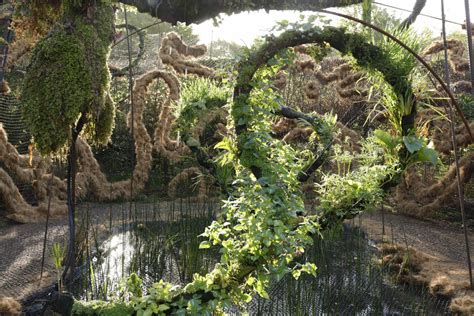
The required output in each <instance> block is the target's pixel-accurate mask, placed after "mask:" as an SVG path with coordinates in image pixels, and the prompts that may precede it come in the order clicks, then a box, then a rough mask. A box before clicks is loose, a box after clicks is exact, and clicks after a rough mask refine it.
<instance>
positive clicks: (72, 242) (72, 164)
mask: <svg viewBox="0 0 474 316" xmlns="http://www.w3.org/2000/svg"><path fill="white" fill-rule="evenodd" d="M86 120H87V119H86V114H85V113H82V115H81V117H80V118H79V121H78V122H77V124H76V126H75V127H72V128H71V145H70V147H69V153H68V168H67V208H68V226H69V241H68V247H67V250H68V251H67V257H66V266H65V268H64V271H63V275H62V278H63V279H64V280H72V277H73V276H74V267H75V264H76V262H75V255H76V249H75V248H76V171H77V168H76V165H77V148H76V143H77V138H78V137H79V134H80V133H81V131H82V128H83V127H84V125H85V123H86ZM68 271H69V274H68Z"/></svg>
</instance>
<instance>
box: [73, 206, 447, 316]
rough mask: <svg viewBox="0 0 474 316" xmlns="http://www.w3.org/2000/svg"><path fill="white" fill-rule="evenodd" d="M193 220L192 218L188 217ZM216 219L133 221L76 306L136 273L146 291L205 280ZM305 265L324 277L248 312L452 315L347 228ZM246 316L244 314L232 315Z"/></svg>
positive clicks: (82, 285) (107, 250)
mask: <svg viewBox="0 0 474 316" xmlns="http://www.w3.org/2000/svg"><path fill="white" fill-rule="evenodd" d="M188 215H189V214H188ZM214 218H215V211H208V212H201V213H199V214H193V215H192V216H191V215H190V216H187V215H186V214H184V215H183V214H181V216H178V217H177V218H174V219H173V220H169V219H167V220H153V219H151V220H149V219H147V221H134V223H133V224H127V225H125V224H124V225H119V226H118V227H114V228H113V229H112V230H111V231H110V234H109V237H108V238H107V239H106V240H105V241H103V242H102V243H99V242H97V246H96V249H95V250H94V251H93V252H91V253H95V255H93V256H91V258H90V260H89V262H90V264H85V265H84V267H83V270H82V271H83V273H82V274H81V277H80V278H79V279H78V280H76V281H75V282H74V284H72V285H71V286H70V289H71V291H72V292H73V294H74V295H75V297H76V298H81V299H85V300H90V299H109V298H110V297H111V296H113V295H115V294H116V293H118V292H119V291H120V284H122V283H121V282H123V279H124V278H126V277H127V276H128V275H130V274H131V273H133V272H135V273H137V274H138V275H139V276H140V278H142V280H143V283H144V287H145V288H146V287H148V286H149V285H151V284H152V283H153V282H156V281H158V280H160V279H163V280H165V281H168V282H172V283H174V284H185V283H186V282H188V281H189V280H190V279H191V278H192V275H193V274H194V273H206V272H207V271H209V270H211V269H212V267H213V266H214V264H215V263H216V262H217V261H218V260H219V253H218V249H206V250H202V249H199V243H200V242H201V241H202V240H201V239H200V238H198V237H196V236H198V235H199V234H201V233H202V232H203V231H204V228H205V227H206V226H207V225H208V224H209V223H210V222H211V221H212V220H213V219H214ZM304 259H305V260H308V261H311V262H314V263H315V264H316V265H317V267H318V274H317V277H316V278H315V277H312V276H306V275H302V276H301V277H300V278H299V279H298V280H294V279H293V278H292V277H291V276H287V277H285V278H283V279H282V280H280V281H279V282H275V284H274V285H273V286H272V287H271V289H270V290H269V295H270V299H263V298H259V297H256V298H254V300H253V301H252V302H251V303H250V304H249V305H248V306H247V307H246V308H247V310H248V311H249V313H250V314H251V315H333V314H337V315H445V314H447V305H448V303H447V302H446V301H444V300H437V299H434V298H433V297H431V296H430V295H429V294H428V293H423V290H422V289H420V288H414V287H410V286H399V285H394V284H393V282H391V277H390V275H389V274H388V272H386V271H384V270H383V269H382V268H381V267H380V266H379V265H378V264H377V263H376V259H377V253H376V251H375V249H374V248H373V247H372V246H371V244H370V241H369V240H367V238H366V237H365V236H364V234H363V232H361V231H359V230H358V229H356V228H349V227H346V226H344V227H342V228H338V229H334V230H332V231H329V232H326V233H325V234H324V238H323V239H320V238H318V239H315V242H314V245H313V246H312V247H311V248H309V249H308V250H307V251H306V253H305V255H304ZM227 312H228V313H229V314H231V315H239V314H240V313H239V311H238V310H237V308H236V309H231V310H228V311H227Z"/></svg>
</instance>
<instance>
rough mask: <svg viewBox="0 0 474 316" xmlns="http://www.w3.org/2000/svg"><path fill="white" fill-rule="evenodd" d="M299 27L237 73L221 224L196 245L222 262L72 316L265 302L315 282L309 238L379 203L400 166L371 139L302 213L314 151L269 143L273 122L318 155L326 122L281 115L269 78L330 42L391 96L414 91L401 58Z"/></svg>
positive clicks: (333, 31)
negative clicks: (305, 137) (212, 250)
mask: <svg viewBox="0 0 474 316" xmlns="http://www.w3.org/2000/svg"><path fill="white" fill-rule="evenodd" d="M305 25H306V24H304V25H302V26H303V27H301V25H300V26H295V25H292V28H291V29H289V30H286V31H285V32H283V33H282V34H281V35H280V36H279V37H269V38H268V39H267V41H266V42H265V43H264V44H262V45H261V46H259V47H257V48H255V49H254V50H252V51H251V52H250V53H249V55H248V56H247V57H245V58H243V60H242V61H241V63H240V64H239V66H238V76H237V79H236V84H235V88H234V96H233V103H232V108H231V117H232V121H231V127H233V128H234V129H235V135H231V136H229V137H228V138H226V139H224V140H223V141H222V142H221V143H219V144H218V145H217V147H218V148H220V149H225V152H224V153H223V154H222V156H220V157H219V159H218V164H220V165H221V166H225V165H232V168H233V169H234V171H235V178H234V179H235V180H234V181H233V183H232V190H231V191H230V192H229V197H228V199H227V200H226V201H225V202H224V204H223V211H222V214H221V217H220V218H219V219H218V220H216V221H214V222H213V223H212V224H211V225H210V226H209V227H207V228H206V230H205V232H204V233H203V234H202V235H201V237H204V240H203V241H202V243H201V245H200V247H201V248H209V247H216V246H218V247H220V252H221V254H222V255H221V260H220V262H219V263H218V264H217V265H216V266H215V268H214V269H213V270H212V271H211V272H209V273H208V274H206V275H195V276H194V278H193V281H192V282H190V283H189V284H187V285H186V286H183V287H180V286H172V285H171V284H168V283H165V282H163V281H160V282H158V283H155V284H154V285H153V286H152V287H151V288H150V289H148V292H147V294H143V293H141V291H140V292H137V291H134V290H129V292H128V293H129V294H130V295H129V299H128V301H127V302H126V304H125V305H123V304H124V303H123V300H118V301H116V302H109V303H104V302H92V303H87V304H86V303H82V302H76V304H75V307H74V312H75V313H76V314H79V315H97V314H102V313H105V312H106V311H107V310H113V307H114V306H116V305H114V304H122V305H121V306H123V308H124V309H130V308H133V310H134V311H135V312H136V313H137V315H151V314H159V315H165V314H173V315H188V314H191V315H214V314H222V313H224V312H225V308H226V307H228V306H229V305H230V304H237V305H239V306H241V307H242V308H243V307H244V306H243V305H244V304H245V303H248V302H250V301H251V300H252V297H254V296H255V295H260V296H262V297H268V293H267V289H268V288H269V286H270V284H271V282H272V280H275V279H276V280H278V279H281V278H282V277H284V276H285V275H287V274H292V275H293V277H295V278H298V277H299V276H300V274H301V273H309V274H313V275H314V274H315V273H316V271H317V270H316V266H315V265H314V264H312V263H310V262H300V260H299V258H300V256H301V254H302V253H303V252H304V251H305V248H306V247H307V246H309V245H310V244H311V243H312V241H313V239H312V236H313V235H315V234H319V233H320V232H321V231H322V230H325V229H328V228H329V227H331V226H334V225H338V224H340V223H341V222H342V221H343V220H345V219H348V218H353V217H354V216H355V215H357V214H358V213H360V212H362V211H364V210H366V209H367V208H370V207H371V206H373V204H374V203H377V202H379V201H380V199H381V197H382V195H383V190H382V186H383V184H384V183H385V182H386V181H387V179H391V178H392V177H393V176H394V174H396V173H399V172H400V170H401V169H400V168H401V166H403V164H400V163H399V162H398V161H397V160H393V161H392V162H391V163H387V161H388V158H385V157H384V155H385V154H386V152H384V151H383V148H381V143H380V141H377V140H376V139H375V138H371V140H369V141H367V143H366V145H365V146H366V147H365V148H366V150H363V152H362V153H363V154H362V155H361V156H360V157H358V158H357V159H358V163H361V164H362V165H363V166H362V167H360V168H359V169H358V170H356V171H350V168H347V170H348V171H347V172H343V173H339V174H336V175H334V176H333V175H327V176H325V177H323V183H321V184H320V185H319V186H318V188H317V190H318V192H319V194H320V198H321V205H320V211H319V212H318V213H317V214H311V215H306V211H305V207H304V202H303V198H302V193H301V189H300V181H299V175H300V174H301V172H302V171H305V170H306V168H307V166H308V161H311V160H314V159H316V157H315V154H314V152H312V151H310V150H309V149H307V150H303V151H299V150H297V149H296V148H294V147H292V146H290V145H288V144H285V143H284V142H282V141H280V140H278V139H276V138H274V137H273V136H272V134H271V120H272V118H273V117H274V116H275V115H277V114H278V115H281V114H283V115H290V114H291V115H292V116H295V117H296V116H297V117H300V118H301V120H302V121H303V122H305V124H308V125H309V126H311V127H313V130H314V137H313V141H314V142H316V143H318V142H319V143H321V144H322V145H324V146H323V147H324V148H328V147H330V144H331V142H332V137H331V132H332V131H333V129H334V120H333V119H331V117H330V116H326V117H317V116H312V115H299V114H298V113H297V112H295V111H293V112H292V111H289V110H288V109H285V105H284V104H283V103H282V99H281V98H280V97H279V96H278V94H277V93H276V92H275V91H273V89H272V82H271V78H272V76H273V75H275V74H276V72H277V70H278V69H279V66H278V65H279V61H281V60H286V61H288V62H291V60H292V51H291V50H288V49H287V48H289V47H293V46H297V45H301V44H305V43H316V44H320V45H326V44H329V45H331V46H332V47H333V48H335V49H337V50H339V51H340V52H341V53H343V54H346V55H347V54H349V55H352V57H354V58H355V59H356V60H357V62H358V64H359V65H360V66H361V67H364V68H368V69H371V70H374V71H378V72H379V73H380V74H381V75H382V76H383V78H384V79H385V81H386V82H387V83H389V84H390V85H391V87H392V88H393V90H394V91H395V92H396V93H395V95H405V96H406V95H411V94H412V90H411V85H410V81H409V76H408V73H407V71H408V70H409V69H408V68H407V67H399V65H398V62H399V60H397V59H393V58H392V57H391V55H390V52H389V51H388V52H387V51H385V50H383V49H381V48H379V47H376V46H374V45H372V44H368V43H367V41H366V40H365V39H364V37H362V36H360V35H358V34H353V33H349V32H347V31H346V30H345V29H342V28H334V27H324V28H322V27H314V26H313V25H311V26H310V27H307V26H305ZM192 117H194V116H192ZM408 131H410V129H409V130H408ZM379 139H380V137H379ZM399 145H400V146H406V148H407V150H408V152H409V153H415V152H417V151H419V150H421V148H422V147H419V146H412V145H413V144H412V143H411V142H403V143H399V144H397V146H399ZM374 149H375V150H374ZM353 160H354V161H355V158H351V159H349V160H348V161H353ZM336 188H337V190H336ZM336 202H337V203H336ZM129 282H131V283H133V286H132V287H131V288H134V289H136V288H137V287H139V284H140V280H138V279H137V278H136V276H132V278H131V279H130V280H129Z"/></svg>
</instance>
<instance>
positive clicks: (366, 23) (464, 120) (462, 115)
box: [318, 9, 474, 143]
mask: <svg viewBox="0 0 474 316" xmlns="http://www.w3.org/2000/svg"><path fill="white" fill-rule="evenodd" d="M318 12H321V13H326V14H331V15H335V16H339V17H341V18H345V19H348V20H351V21H354V22H357V23H360V24H362V25H364V26H367V27H369V28H371V29H373V30H375V31H376V32H379V33H381V34H383V35H384V36H386V37H388V38H390V39H391V40H392V41H394V42H396V43H397V44H398V45H400V46H401V47H403V48H404V49H405V50H407V51H408V52H409V53H410V54H412V55H413V56H414V57H415V58H416V59H417V60H418V61H419V62H420V63H421V64H422V65H423V66H424V67H425V68H426V69H427V70H428V71H429V72H430V73H431V74H432V75H433V76H434V77H435V79H436V81H438V82H439V83H440V85H441V87H442V88H443V90H444V91H445V92H446V94H447V95H448V96H449V98H450V99H451V103H452V104H453V105H454V107H455V108H456V112H458V114H459V116H460V117H461V120H462V121H463V123H464V126H465V127H466V130H467V132H468V133H469V136H470V137H471V143H472V142H474V136H473V135H472V131H471V128H470V127H469V122H468V121H467V120H466V117H465V116H464V114H463V113H462V111H461V109H460V108H459V104H458V102H457V101H456V98H455V97H454V95H453V94H452V93H451V91H450V89H449V88H448V86H447V85H446V83H445V82H444V81H443V79H441V77H440V76H439V75H438V74H437V73H436V72H435V71H434V69H433V68H432V67H431V66H430V65H428V63H427V62H426V61H425V60H424V59H423V58H422V57H421V56H420V55H418V54H417V53H416V52H415V51H414V50H413V49H411V48H410V47H409V46H408V45H406V44H405V43H403V42H402V41H401V40H399V39H398V38H396V37H395V36H393V35H392V34H390V33H388V32H387V31H384V30H382V29H381V28H379V27H377V26H375V25H373V24H370V23H368V22H365V21H363V20H361V19H358V18H355V17H352V16H350V15H347V14H343V13H339V12H333V11H328V10H325V9H321V10H318Z"/></svg>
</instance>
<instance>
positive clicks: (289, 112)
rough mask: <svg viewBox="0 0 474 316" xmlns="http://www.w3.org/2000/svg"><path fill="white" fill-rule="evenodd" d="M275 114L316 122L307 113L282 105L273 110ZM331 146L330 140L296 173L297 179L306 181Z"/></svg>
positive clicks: (321, 162)
mask: <svg viewBox="0 0 474 316" xmlns="http://www.w3.org/2000/svg"><path fill="white" fill-rule="evenodd" d="M275 114H277V115H281V116H283V117H286V118H289V119H298V120H305V121H306V122H308V123H310V124H311V125H314V124H315V122H316V118H314V117H313V116H310V115H308V114H305V113H302V112H298V111H296V110H294V109H292V108H290V107H287V106H282V107H281V108H280V109H279V110H278V111H276V112H275ZM331 147H332V142H331V143H330V144H328V146H326V148H324V152H322V153H321V154H320V155H319V156H318V157H317V158H316V159H315V160H314V161H313V162H312V163H311V164H310V165H309V166H308V167H307V168H306V169H305V170H304V171H301V172H300V174H299V175H298V181H300V182H306V181H307V180H308V179H309V177H311V175H312V174H313V173H314V172H315V171H316V170H317V169H318V168H319V167H321V166H322V165H323V163H324V161H325V160H326V157H327V153H328V151H329V150H330V149H331Z"/></svg>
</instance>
